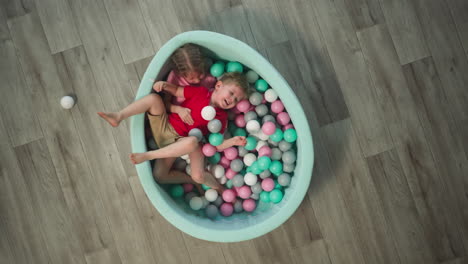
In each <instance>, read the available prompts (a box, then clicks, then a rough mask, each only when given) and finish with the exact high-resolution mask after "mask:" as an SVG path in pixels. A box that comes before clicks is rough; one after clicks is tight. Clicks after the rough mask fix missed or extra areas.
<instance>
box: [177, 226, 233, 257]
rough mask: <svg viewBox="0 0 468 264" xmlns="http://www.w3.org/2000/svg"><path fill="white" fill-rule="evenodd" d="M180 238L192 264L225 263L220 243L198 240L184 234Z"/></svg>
mask: <svg viewBox="0 0 468 264" xmlns="http://www.w3.org/2000/svg"><path fill="white" fill-rule="evenodd" d="M182 236H183V238H184V241H185V245H186V247H187V250H188V252H189V256H190V261H191V262H192V263H212V264H217V263H226V259H225V258H224V256H223V252H222V250H221V244H220V243H215V242H210V241H205V240H200V239H198V238H194V237H192V236H189V235H188V234H185V233H183V234H182ZM181 246H183V245H179V247H181Z"/></svg>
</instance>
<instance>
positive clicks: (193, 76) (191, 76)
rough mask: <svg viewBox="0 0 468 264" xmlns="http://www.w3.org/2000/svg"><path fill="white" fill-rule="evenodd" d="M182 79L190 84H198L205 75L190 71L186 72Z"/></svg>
mask: <svg viewBox="0 0 468 264" xmlns="http://www.w3.org/2000/svg"><path fill="white" fill-rule="evenodd" d="M184 78H185V80H186V81H187V82H188V83H190V84H199V83H200V82H201V80H203V78H205V74H203V73H199V72H195V71H191V72H188V73H187V74H186V75H185V76H184Z"/></svg>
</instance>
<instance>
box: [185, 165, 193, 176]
mask: <svg viewBox="0 0 468 264" xmlns="http://www.w3.org/2000/svg"><path fill="white" fill-rule="evenodd" d="M185 173H187V175H192V167H190V166H187V167H185Z"/></svg>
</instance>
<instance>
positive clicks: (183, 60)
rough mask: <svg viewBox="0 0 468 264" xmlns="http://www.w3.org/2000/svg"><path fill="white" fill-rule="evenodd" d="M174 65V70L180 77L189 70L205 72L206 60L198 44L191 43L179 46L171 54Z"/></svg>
mask: <svg viewBox="0 0 468 264" xmlns="http://www.w3.org/2000/svg"><path fill="white" fill-rule="evenodd" d="M171 60H172V62H173V63H174V65H175V71H176V72H177V74H178V75H181V76H182V77H184V76H187V74H188V73H189V72H197V73H200V74H205V73H206V71H207V63H206V62H207V60H206V58H205V56H204V55H203V53H202V52H201V48H200V46H198V45H196V44H192V43H188V44H185V45H183V46H181V47H179V48H178V49H177V50H176V51H174V53H173V54H172V56H171Z"/></svg>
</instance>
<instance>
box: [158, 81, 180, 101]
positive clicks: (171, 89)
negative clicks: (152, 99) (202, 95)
mask: <svg viewBox="0 0 468 264" xmlns="http://www.w3.org/2000/svg"><path fill="white" fill-rule="evenodd" d="M153 89H154V90H155V91H156V92H158V93H159V92H162V91H164V92H168V93H169V94H170V95H172V96H177V97H184V87H181V86H177V85H174V84H172V83H168V82H156V83H155V84H154V85H153Z"/></svg>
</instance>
